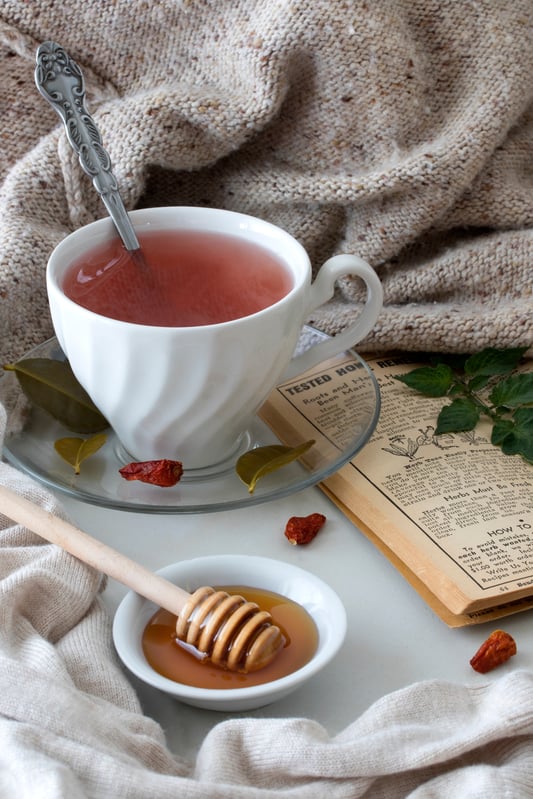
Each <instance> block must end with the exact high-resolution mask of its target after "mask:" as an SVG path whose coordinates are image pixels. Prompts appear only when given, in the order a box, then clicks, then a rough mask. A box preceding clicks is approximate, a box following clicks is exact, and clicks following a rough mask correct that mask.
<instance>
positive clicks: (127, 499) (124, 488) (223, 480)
mask: <svg viewBox="0 0 533 799" xmlns="http://www.w3.org/2000/svg"><path fill="white" fill-rule="evenodd" d="M324 338H327V336H326V335H325V334H324V333H321V332H320V331H317V330H314V329H313V328H310V327H307V326H306V327H305V328H304V329H303V332H302V338H301V340H300V344H299V346H298V348H297V350H296V351H297V352H298V351H301V350H303V349H306V348H307V347H308V346H310V344H311V343H315V341H316V339H324ZM345 355H346V356H349V357H350V358H351V359H353V361H354V363H356V364H357V369H358V401H357V403H355V404H354V403H353V401H352V402H349V401H348V400H347V401H346V406H345V408H342V412H343V414H344V415H345V422H346V423H345V424H344V428H345V429H350V430H353V431H354V432H353V438H350V439H349V440H348V441H346V440H345V439H343V441H342V443H341V444H336V445H334V446H331V447H330V448H329V449H328V452H327V455H326V457H325V458H321V459H320V460H319V461H318V462H317V463H310V464H309V463H308V464H303V463H301V462H300V461H298V462H293V463H291V464H289V465H287V466H284V467H283V468H281V469H279V470H277V471H275V472H271V473H270V474H269V475H267V476H266V477H264V478H262V479H261V480H259V481H258V483H257V485H256V488H255V490H254V492H253V493H252V494H250V493H249V491H248V487H247V485H245V484H244V483H243V482H242V480H241V479H240V478H239V477H238V475H237V473H236V471H235V465H236V462H237V459H238V458H239V457H240V455H241V454H243V453H244V452H246V451H247V450H249V449H252V448H253V447H257V446H265V445H268V444H279V443H284V442H280V439H279V438H278V437H277V435H276V434H275V433H274V432H273V431H272V430H271V429H270V427H269V426H268V425H267V424H265V422H264V421H262V419H261V418H260V417H259V416H256V418H255V420H254V422H253V424H252V426H251V427H250V428H249V429H248V430H247V431H246V432H245V433H244V434H243V436H242V437H241V440H240V441H239V442H238V444H237V445H236V449H235V452H234V453H233V454H232V456H231V457H230V458H229V459H228V460H227V461H225V462H223V463H219V464H216V465H214V466H211V467H208V468H205V469H193V470H188V471H185V472H184V474H183V476H182V478H181V480H180V482H179V483H178V484H177V485H175V486H172V487H170V488H161V487H159V486H153V485H148V484H146V483H141V482H139V481H128V480H125V479H124V478H123V477H121V476H120V474H119V472H118V470H119V468H121V467H122V466H124V464H126V463H128V462H129V461H131V457H130V456H129V455H128V453H127V452H126V450H125V449H124V448H123V446H122V444H121V443H120V441H119V440H118V438H117V437H116V435H115V433H114V432H113V430H111V428H109V429H108V430H107V431H106V434H107V441H106V443H105V445H104V446H103V447H102V449H100V450H99V451H98V452H97V453H95V454H94V455H92V456H91V457H90V458H88V459H87V460H86V461H84V462H83V464H82V468H81V473H80V474H78V475H76V474H74V471H73V469H72V467H71V466H69V465H68V464H67V463H66V462H65V461H64V460H63V459H62V458H60V456H59V455H58V454H57V453H56V451H55V449H54V441H56V440H57V439H58V438H63V437H64V436H72V435H77V434H75V433H72V432H71V431H69V430H67V429H66V428H65V427H64V426H63V425H62V424H60V423H59V422H57V421H56V420H55V419H53V418H52V417H51V416H50V415H49V414H47V413H46V412H45V411H43V410H41V409H40V408H37V407H33V408H31V411H30V414H29V418H28V420H27V423H26V424H25V427H24V429H23V430H22V431H21V432H19V433H14V434H11V435H9V436H6V440H5V442H4V456H5V458H6V460H7V461H9V462H10V463H11V464H12V465H13V466H15V467H17V468H18V469H21V470H22V471H24V472H27V473H28V474H30V475H31V476H32V477H34V478H36V479H37V480H40V481H41V482H42V483H44V484H45V485H47V486H49V487H51V488H52V489H57V490H59V491H62V492H64V493H65V494H68V495H70V496H73V497H75V498H77V499H79V500H82V501H84V502H88V503H91V504H93V505H99V506H102V507H107V508H114V509H118V510H127V511H137V512H144V513H167V514H172V513H207V512H210V511H221V510H230V509H234V508H245V507H247V506H251V505H257V504H259V503H262V502H268V501H270V500H273V499H279V498H281V497H284V496H287V495H289V494H292V493H294V492H297V491H301V490H303V489H304V488H307V487H309V486H312V485H316V484H317V483H319V482H321V481H322V480H324V479H325V478H326V477H328V476H329V475H331V474H333V473H334V472H336V471H337V470H338V469H339V468H340V467H341V466H343V465H344V464H345V463H347V462H348V461H350V460H351V459H352V458H353V457H354V456H355V455H356V454H357V452H359V450H360V449H361V448H362V447H363V446H364V445H365V444H366V442H367V441H368V439H369V438H370V436H371V435H372V432H373V431H374V429H375V426H376V424H377V420H378V416H379V409H380V394H379V387H378V384H377V381H376V379H375V377H374V375H373V373H372V371H371V369H370V367H369V366H368V365H367V364H366V363H365V361H363V359H362V358H361V357H360V356H359V355H357V354H356V353H355V352H354V351H353V350H349V351H348V352H347V353H345ZM25 357H28V358H30V357H31V358H55V359H58V360H63V359H64V355H63V353H62V351H61V349H60V347H59V345H58V343H57V340H56V339H55V338H52V339H50V340H49V341H46V342H44V343H43V344H40V345H39V346H38V347H35V348H34V349H33V350H32V351H31V352H29V353H27V355H26V356H25ZM341 402H342V400H341Z"/></svg>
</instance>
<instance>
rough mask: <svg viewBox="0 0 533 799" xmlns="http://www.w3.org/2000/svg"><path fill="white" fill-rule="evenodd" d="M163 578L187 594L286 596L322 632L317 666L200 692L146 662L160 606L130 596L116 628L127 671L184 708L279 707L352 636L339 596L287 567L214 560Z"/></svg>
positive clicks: (186, 564)
mask: <svg viewBox="0 0 533 799" xmlns="http://www.w3.org/2000/svg"><path fill="white" fill-rule="evenodd" d="M158 574H161V575H162V576H163V577H165V578H166V579H167V580H170V581H172V582H174V583H176V584H177V585H180V586H181V587H182V588H185V589H186V590H187V591H192V590H194V589H195V588H198V586H200V585H243V586H245V585H248V586H251V587H254V588H263V589H265V590H267V591H274V592H275V593H278V594H282V595H283V596H285V597H287V598H288V599H292V600H293V601H294V602H297V603H298V604H300V605H301V606H302V607H303V608H305V610H306V611H307V612H308V613H309V614H310V616H311V617H312V618H313V620H314V622H315V624H316V626H317V629H318V647H317V650H316V652H315V654H314V656H313V657H312V658H311V660H310V661H309V662H308V663H306V664H305V665H304V666H302V667H301V668H300V669H298V670H297V671H295V672H293V673H292V674H288V675H287V676H286V677H282V678H281V679H278V680H273V681H271V682H269V683H264V684H262V685H255V686H246V687H243V688H230V689H226V690H224V689H210V688H196V687H194V686H190V685H184V684H182V683H178V682H174V681H173V680H169V679H167V678H166V677H163V676H162V675H161V674H159V673H158V672H156V671H155V670H154V669H153V668H152V667H151V666H150V665H149V664H148V662H147V660H146V658H145V657H144V654H143V651H142V645H141V638H142V634H143V631H144V628H145V626H146V624H147V623H148V621H149V619H150V617H151V616H152V615H153V613H154V612H155V611H156V609H157V608H156V605H154V604H153V602H149V601H148V600H147V599H144V598H143V597H140V596H139V595H138V594H136V593H134V592H133V591H130V592H129V593H128V594H127V595H126V596H125V597H124V599H123V600H122V602H121V603H120V605H119V607H118V609H117V612H116V614H115V619H114V622H113V639H114V642H115V647H116V650H117V652H118V655H119V657H120V659H121V660H122V662H123V663H124V665H125V666H126V667H127V668H128V669H129V670H130V671H131V672H132V673H133V674H135V675H136V676H137V677H139V678H140V679H141V680H143V681H144V682H146V683H148V684H149V685H152V686H154V687H155V688H159V689H160V690H161V691H165V692H166V693H168V694H170V695H171V696H173V697H174V698H176V699H179V700H180V701H181V702H185V703H186V704H188V705H194V706H196V707H201V708H207V709H210V710H221V711H242V710H251V709H253V708H258V707H262V706H264V705H268V704H271V703H272V702H276V701H278V700H279V699H281V698H282V697H284V696H286V695H287V694H289V693H291V692H292V691H294V690H295V689H296V688H298V687H299V686H300V685H302V684H303V683H304V682H305V681H306V680H308V679H309V678H310V677H312V676H313V675H314V674H316V673H317V672H319V671H320V670H321V669H322V668H324V666H325V665H326V664H327V663H328V662H329V661H330V660H331V659H332V658H333V656H334V655H335V654H336V653H337V651H338V650H339V648H340V646H341V645H342V643H343V641H344V637H345V634H346V611H345V609H344V606H343V604H342V602H341V601H340V599H339V597H338V596H337V594H336V593H335V592H334V591H333V590H332V589H331V588H330V587H329V586H328V585H326V583H324V582H323V581H322V580H321V579H319V578H318V577H315V576H314V575H313V574H311V573H310V572H307V571H304V570H303V569H300V568H299V567H297V566H293V565H292V564H290V563H285V562H284V561H278V560H271V559H270V558H262V557H253V556H248V555H212V556H209V557H203V558H195V559H194V560H186V561H181V562H180V563H174V564H172V565H171V566H166V567H165V568H164V569H161V570H160V571H159V572H158Z"/></svg>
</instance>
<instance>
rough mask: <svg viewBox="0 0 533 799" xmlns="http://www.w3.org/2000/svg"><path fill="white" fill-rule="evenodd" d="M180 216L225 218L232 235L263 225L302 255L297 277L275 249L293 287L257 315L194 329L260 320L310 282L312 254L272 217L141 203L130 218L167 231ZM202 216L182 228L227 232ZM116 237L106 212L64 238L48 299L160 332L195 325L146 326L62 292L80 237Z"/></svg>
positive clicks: (50, 264) (94, 240)
mask: <svg viewBox="0 0 533 799" xmlns="http://www.w3.org/2000/svg"><path fill="white" fill-rule="evenodd" d="M176 215H179V217H180V218H183V219H184V222H185V221H187V220H189V219H191V218H193V217H195V218H198V217H201V218H202V219H203V220H209V219H215V220H216V219H223V218H225V219H230V220H232V223H233V224H234V225H236V226H237V227H235V228H233V231H228V234H229V235H232V233H233V234H234V231H235V230H241V231H242V230H248V231H250V232H251V233H254V232H258V231H259V230H260V231H261V232H265V233H267V232H268V233H269V234H271V235H272V240H278V241H280V242H281V241H283V242H284V243H285V244H287V245H290V247H291V249H292V251H293V252H295V253H297V254H298V256H299V260H300V263H301V264H302V268H301V273H300V275H299V277H300V279H299V280H298V274H297V272H296V270H295V268H294V261H293V260H292V259H289V258H287V257H284V255H282V254H280V252H279V251H276V252H275V253H274V254H275V255H276V256H277V257H278V258H280V259H281V260H282V261H283V263H284V265H285V266H286V267H287V268H289V269H290V271H291V275H292V277H293V286H292V287H291V289H290V290H289V291H288V292H287V293H286V294H285V295H284V296H283V297H281V298H280V299H279V300H277V301H276V302H274V303H272V304H271V305H268V306H266V307H265V308H262V309H260V310H259V311H256V312H255V313H253V314H248V315H247V316H241V317H237V318H236V319H229V320H227V321H225V322H215V323H211V324H204V325H194V326H192V327H193V328H194V329H196V330H201V329H206V330H207V329H209V330H215V329H216V328H221V327H225V328H227V327H229V326H233V325H238V324H242V323H243V322H244V321H246V320H249V319H257V318H259V317H261V316H264V315H266V314H268V313H271V312H272V310H273V309H278V308H282V307H283V306H284V305H285V304H287V303H288V302H291V301H292V299H293V298H294V296H295V295H296V294H297V293H299V292H301V291H303V290H304V288H305V287H306V279H308V282H309V284H310V282H311V262H310V259H309V255H308V254H307V251H306V250H305V248H304V247H303V245H302V244H301V243H300V242H299V241H298V240H297V239H295V238H294V237H293V236H292V235H291V234H290V233H288V232H287V231H286V230H284V229H283V228H281V227H279V226H278V225H275V224H274V223H272V222H269V221H267V220H264V219H261V218H260V217H255V216H252V215H250V214H244V213H241V212H240V211H232V210H229V209H224V208H211V207H209V206H186V205H183V206H181V205H180V206H174V205H173V206H155V207H151V208H137V209H135V210H133V211H131V212H129V216H130V218H131V219H132V222H133V223H134V226H135V223H136V229H137V230H142V226H145V229H146V230H153V231H156V230H158V229H160V230H168V229H170V228H171V227H172V228H175V227H176V225H175V224H174V225H171V222H172V221H173V220H174V221H175V220H176ZM154 217H159V221H157V220H154ZM160 217H163V218H164V221H161V219H160ZM200 221H201V220H200ZM200 221H198V222H197V223H196V224H194V225H190V224H189V225H185V224H183V225H182V228H183V229H192V230H201V229H205V230H206V232H224V231H222V230H220V229H218V228H217V227H216V226H215V227H213V226H210V227H207V228H203V226H202V224H201V223H200ZM115 236H118V233H117V231H116V229H115V226H114V224H113V221H112V220H111V218H110V217H102V218H101V219H97V220H95V221H93V222H89V223H88V224H87V225H83V226H82V227H80V228H77V229H76V230H74V231H72V232H71V233H69V234H67V235H66V236H65V237H64V238H63V239H61V241H60V242H58V244H56V246H55V247H54V249H53V250H52V252H51V253H50V255H49V258H48V261H47V264H46V288H47V293H48V297H49V301H50V300H51V299H55V300H57V301H58V302H61V303H63V304H64V305H65V306H66V307H70V308H71V309H72V308H76V309H77V311H78V312H79V313H82V314H83V315H89V317H93V318H98V319H99V320H101V321H104V322H107V323H109V324H110V325H120V326H122V325H126V326H129V327H132V328H142V329H143V330H154V331H157V332H161V331H162V330H190V329H191V326H179V325H146V324H139V323H137V322H128V321H125V320H122V319H116V318H114V317H111V316H105V315H104V314H99V313H97V312H96V311H92V310H90V309H88V308H85V307H84V306H83V305H80V304H79V303H77V302H75V301H74V300H72V299H71V298H70V297H68V296H67V295H66V294H65V293H64V291H63V289H62V286H61V279H62V278H63V276H64V274H65V270H66V269H67V268H68V266H70V264H71V262H72V259H73V258H74V257H78V256H79V250H77V249H76V247H79V245H80V240H83V241H86V242H87V249H91V248H92V247H94V246H95V245H97V244H99V243H101V242H104V241H108V240H111V239H112V238H114V237H115ZM249 238H250V239H252V235H250V237H249ZM266 240H267V237H266V236H265V239H264V241H266ZM69 251H71V257H70V258H68V259H67V258H66V259H65V261H64V262H62V261H61V259H62V258H63V257H64V256H65V254H67V255H68V254H69Z"/></svg>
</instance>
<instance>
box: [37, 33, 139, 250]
mask: <svg viewBox="0 0 533 799" xmlns="http://www.w3.org/2000/svg"><path fill="white" fill-rule="evenodd" d="M36 61H37V65H36V67H35V83H36V84H37V88H38V89H39V91H40V93H41V94H42V96H43V97H44V98H45V99H46V100H48V102H49V103H50V105H51V106H52V107H53V108H54V109H55V110H56V111H57V113H58V114H59V116H60V117H61V119H62V121H63V124H64V125H65V131H66V134H67V138H68V140H69V142H70V144H71V145H72V148H73V149H74V151H75V153H76V154H77V156H78V158H79V161H80V164H81V166H82V169H83V170H84V171H85V172H86V173H87V175H89V177H90V178H92V181H93V184H94V187H95V189H96V191H97V192H98V194H99V195H100V197H101V198H102V200H103V202H104V205H105V207H106V208H107V211H108V213H109V215H110V217H111V219H112V220H113V222H114V223H115V226H116V228H117V230H118V233H119V235H120V237H121V239H122V241H123V242H124V246H125V247H126V249H127V250H138V249H139V242H138V240H137V236H136V234H135V231H134V229H133V225H132V224H131V221H130V218H129V216H128V214H127V211H126V209H125V207H124V203H123V202H122V198H121V196H120V194H119V191H118V184H117V181H116V178H115V176H114V175H113V172H112V171H111V159H110V158H109V154H108V152H107V151H106V150H105V149H104V147H103V145H102V137H101V136H100V132H99V130H98V128H97V126H96V124H95V122H94V119H93V118H92V117H91V115H90V114H89V112H88V111H87V108H86V107H85V84H84V80H83V74H82V72H81V69H80V68H79V66H78V65H77V64H76V62H75V61H73V60H72V58H71V57H70V56H69V55H68V54H67V53H66V52H65V50H64V49H63V48H62V47H61V46H60V45H59V44H56V43H55V42H44V43H43V44H41V46H40V47H39V49H38V50H37V56H36Z"/></svg>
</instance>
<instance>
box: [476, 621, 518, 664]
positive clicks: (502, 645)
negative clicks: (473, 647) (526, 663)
mask: <svg viewBox="0 0 533 799" xmlns="http://www.w3.org/2000/svg"><path fill="white" fill-rule="evenodd" d="M513 655H516V643H515V641H514V638H512V636H510V635H509V633H506V632H504V631H503V630H495V631H494V632H493V633H491V634H490V635H489V637H488V638H487V640H486V641H484V642H483V643H482V644H481V646H480V647H479V649H478V651H477V652H476V654H475V655H474V657H473V658H472V660H471V661H470V665H471V666H472V668H473V669H474V671H478V672H479V673H480V674H486V673H487V671H491V670H492V669H495V668H496V666H500V665H501V664H502V663H505V662H506V661H507V660H509V658H510V657H512V656H513Z"/></svg>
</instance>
